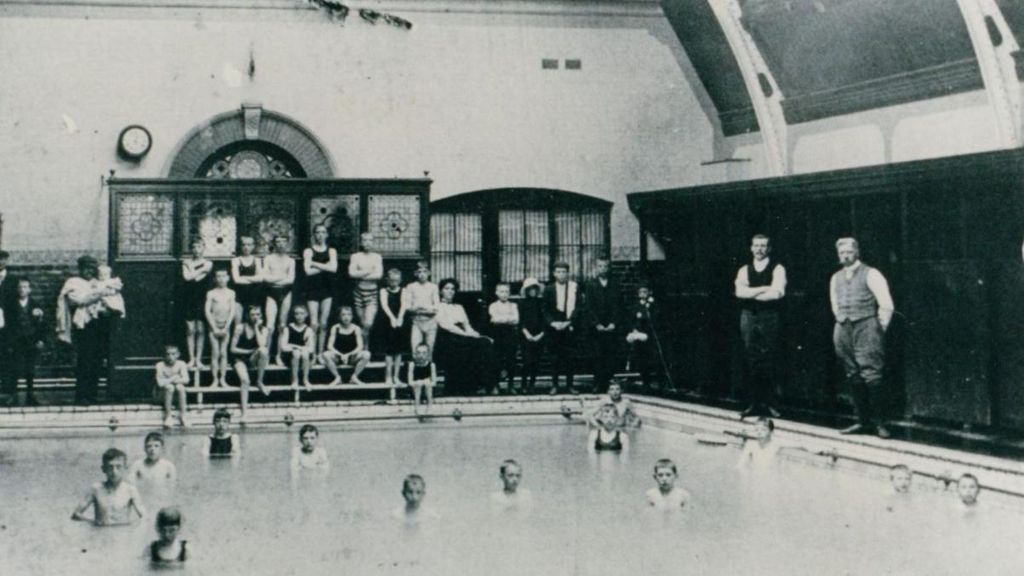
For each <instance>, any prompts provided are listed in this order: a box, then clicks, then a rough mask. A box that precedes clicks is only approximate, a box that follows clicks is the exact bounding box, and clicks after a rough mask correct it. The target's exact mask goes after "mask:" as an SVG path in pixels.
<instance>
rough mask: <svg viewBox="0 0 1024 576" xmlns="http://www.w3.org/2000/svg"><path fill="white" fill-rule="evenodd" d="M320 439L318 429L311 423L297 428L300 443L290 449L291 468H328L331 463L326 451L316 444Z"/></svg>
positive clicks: (325, 469) (294, 469)
mask: <svg viewBox="0 0 1024 576" xmlns="http://www.w3.org/2000/svg"><path fill="white" fill-rule="evenodd" d="M319 439H320V430H319V429H317V427H316V426H314V425H312V424H304V425H303V426H302V428H300V429H299V442H300V443H301V445H300V446H299V447H298V448H295V449H294V450H292V470H293V471H296V470H299V469H300V468H305V469H309V470H324V471H327V470H330V469H331V463H330V461H329V460H327V451H326V450H324V448H323V446H317V445H316V443H317V440H319Z"/></svg>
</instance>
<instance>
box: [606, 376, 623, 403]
mask: <svg viewBox="0 0 1024 576" xmlns="http://www.w3.org/2000/svg"><path fill="white" fill-rule="evenodd" d="M608 397H609V398H611V400H612V401H613V402H618V401H619V399H620V398H622V383H621V382H619V381H618V380H612V381H611V382H610V383H609V384H608Z"/></svg>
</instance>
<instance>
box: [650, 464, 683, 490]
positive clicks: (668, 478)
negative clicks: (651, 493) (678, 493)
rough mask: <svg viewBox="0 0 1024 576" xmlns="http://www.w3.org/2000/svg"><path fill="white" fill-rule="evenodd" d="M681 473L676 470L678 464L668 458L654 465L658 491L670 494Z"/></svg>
mask: <svg viewBox="0 0 1024 576" xmlns="http://www.w3.org/2000/svg"><path fill="white" fill-rule="evenodd" d="M678 476H679V472H678V471H677V470H676V463H675V462H673V461H671V460H669V459H668V458H662V459H661V460H658V461H657V462H655V463H654V480H655V482H657V483H658V489H659V490H661V491H662V492H665V493H668V492H671V491H672V488H673V487H674V486H675V484H676V478H677V477H678Z"/></svg>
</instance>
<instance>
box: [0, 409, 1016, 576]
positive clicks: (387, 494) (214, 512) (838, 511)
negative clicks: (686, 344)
mask: <svg viewBox="0 0 1024 576" xmlns="http://www.w3.org/2000/svg"><path fill="white" fill-rule="evenodd" d="M300 423H301V419H300V420H299V421H297V422H296V425H295V426H292V427H291V428H286V427H285V426H284V425H280V426H279V427H278V428H276V429H262V430H247V431H244V432H240V433H239V435H240V437H241V440H242V454H241V456H240V457H239V458H236V459H235V460H216V461H211V460H208V459H206V458H204V457H203V456H202V454H201V447H202V445H203V443H204V436H205V434H206V433H208V431H209V429H208V428H205V429H199V430H195V431H193V432H192V433H189V434H181V433H172V434H169V435H168V436H167V440H166V450H165V454H166V456H167V457H168V458H169V459H170V460H172V461H173V462H174V463H175V464H176V466H177V470H178V475H179V479H178V481H177V483H176V485H173V486H167V487H163V488H159V487H157V488H154V487H149V486H140V492H141V494H142V498H143V503H144V504H145V507H146V508H147V511H148V515H147V517H146V518H145V519H144V520H143V521H142V522H141V523H140V524H138V525H136V526H133V527H123V528H97V527H93V526H91V525H90V524H87V523H80V522H72V521H71V520H69V516H70V515H71V512H72V510H73V509H74V507H75V506H76V504H77V503H78V502H79V501H80V500H81V499H82V496H83V494H85V492H86V490H87V489H88V487H89V486H90V485H91V484H92V483H93V482H96V481H99V480H101V479H102V472H101V470H100V456H101V454H102V453H103V451H104V450H106V449H107V448H110V447H117V448H120V449H122V450H124V451H125V452H127V453H128V455H129V460H130V461H133V460H135V459H137V458H140V457H142V455H143V436H144V435H145V432H144V431H141V432H140V431H139V430H133V431H130V432H128V433H125V432H124V431H121V432H117V433H111V434H109V435H91V436H85V437H77V438H73V437H65V438H57V437H54V436H52V435H46V436H34V437H27V436H22V437H17V438H13V439H11V438H7V439H5V440H3V442H2V443H0V495H2V503H3V505H2V506H0V524H2V528H0V557H2V558H3V559H4V563H5V566H4V570H3V572H4V573H5V574H12V575H13V574H79V575H101V574H102V575H118V574H140V573H145V572H146V571H149V570H151V568H150V566H149V564H148V562H147V558H148V556H147V555H146V554H145V552H146V548H147V545H148V543H149V542H150V541H152V540H154V539H155V537H156V532H155V530H154V527H153V518H154V516H155V513H156V511H157V510H158V509H159V508H160V507H161V506H164V505H168V504H175V505H177V506H179V507H180V508H181V510H182V513H183V517H184V521H183V525H182V534H183V537H184V538H185V539H186V540H188V542H189V548H190V554H191V558H190V559H189V561H188V563H187V564H188V566H187V573H190V574H218V575H230V574H275V575H287V574H295V575H299V574H301V575H311V574H438V575H460V574H467V575H468V574H518V575H527V574H529V575H533V574H545V575H548V574H549V575H604V574H629V573H635V574H671V575H682V574H708V575H711V574H714V575H721V574H743V573H750V574H761V575H764V574H779V575H783V574H785V575H792V574H807V575H815V576H820V575H833V574H835V575H845V574H865V575H878V574H922V575H924V574H927V575H938V574H979V575H980V574H1000V575H1001V574H1014V573H1019V569H1020V566H1024V549H1022V548H1021V546H1020V543H1021V542H1022V541H1024V520H1022V517H1021V515H1020V514H1019V512H1018V511H1015V510H1010V509H1004V508H1002V507H998V506H993V505H987V503H986V502H985V501H984V499H985V494H982V504H981V505H980V506H979V508H978V509H976V510H973V511H971V512H967V513H965V512H964V511H963V510H961V509H959V508H958V505H957V501H956V498H955V497H954V496H953V494H951V493H948V492H936V491H934V490H925V489H918V488H913V489H912V490H911V493H910V494H909V495H907V496H900V497H897V496H895V495H893V494H892V490H891V488H890V486H889V483H888V482H887V481H886V480H885V479H884V478H882V477H881V476H879V475H874V476H872V475H858V474H851V473H849V472H844V471H840V470H832V469H828V468H827V467H823V466H813V465H809V464H807V463H806V462H799V461H796V460H794V459H787V458H781V459H778V460H777V461H776V462H775V463H774V464H772V465H770V466H767V467H762V468H756V469H747V468H743V469H741V468H738V467H737V458H738V456H739V451H738V450H737V449H736V448H735V447H734V446H708V445H703V444H700V443H698V442H697V441H696V439H695V437H694V436H691V435H687V434H682V433H677V432H671V431H667V430H662V429H657V428H654V427H645V428H643V429H641V430H639V431H637V432H636V433H635V434H634V439H633V443H632V446H631V449H630V451H628V452H626V453H622V454H613V453H599V454H594V453H591V452H590V451H588V450H587V447H586V445H585V443H586V431H585V428H584V427H583V426H581V425H579V423H578V422H577V421H567V420H565V419H562V418H557V417H556V418H552V419H549V420H534V421H532V422H531V423H530V424H525V423H524V422H522V420H515V419H501V420H499V419H493V420H480V421H474V422H467V421H464V422H462V423H456V422H453V421H451V420H447V419H446V421H444V422H440V421H436V422H433V423H427V424H420V425H408V424H401V423H396V424H395V425H394V426H391V425H390V424H386V423H384V424H379V423H378V424H373V425H366V424H364V425H360V426H353V425H345V424H336V425H323V426H321V435H320V444H321V445H322V446H324V447H325V448H326V450H327V452H328V454H329V457H330V461H331V469H330V471H329V472H327V473H322V472H310V471H302V472H301V473H300V474H298V475H294V474H292V473H291V472H290V468H289V458H290V454H291V451H292V449H293V447H294V446H296V445H297V444H298V438H297V436H298V434H297V432H298V424H300ZM236 432H237V429H236ZM506 458H515V459H517V460H518V461H519V462H521V463H522V465H523V481H522V488H525V489H528V490H530V491H531V492H532V497H533V500H534V505H533V507H532V509H531V510H528V511H526V512H522V511H520V512H509V511H505V512H500V511H496V510H495V508H494V507H493V505H492V504H491V500H490V497H491V494H492V493H494V492H496V491H498V490H500V488H501V483H500V480H499V477H498V468H499V465H500V463H501V462H502V460H504V459H506ZM659 458H671V459H672V460H673V461H674V462H675V463H676V464H677V465H678V467H679V482H678V483H679V485H681V486H683V487H685V488H686V489H687V490H688V491H689V492H690V494H691V495H692V500H691V502H690V505H689V507H688V508H687V509H686V510H685V511H684V512H683V513H679V514H665V513H659V512H653V511H651V510H649V509H647V507H646V506H645V500H644V493H645V491H646V490H648V489H649V488H652V487H654V485H655V484H654V480H653V479H652V473H653V470H652V465H653V463H654V462H655V460H657V459H659ZM413 472H415V473H418V474H421V475H422V476H423V477H424V478H425V480H426V486H427V496H426V501H425V505H426V506H428V507H430V508H432V509H433V510H435V511H436V512H437V513H438V515H439V516H440V518H439V519H437V520H434V521H431V522H426V523H423V524H421V525H419V526H414V527H410V526H406V525H405V524H403V523H402V522H400V521H399V520H396V519H395V518H394V517H393V516H392V512H393V511H394V510H396V509H397V508H399V507H400V506H401V504H402V502H403V501H402V496H401V494H400V491H401V487H402V479H403V477H404V476H405V475H406V474H408V473H413Z"/></svg>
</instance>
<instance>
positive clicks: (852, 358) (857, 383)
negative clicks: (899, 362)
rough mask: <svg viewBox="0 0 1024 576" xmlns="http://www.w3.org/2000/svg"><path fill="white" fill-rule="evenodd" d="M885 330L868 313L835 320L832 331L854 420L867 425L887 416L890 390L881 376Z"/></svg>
mask: <svg viewBox="0 0 1024 576" xmlns="http://www.w3.org/2000/svg"><path fill="white" fill-rule="evenodd" d="M884 336H885V333H884V332H883V331H882V326H881V325H880V324H879V323H878V318H876V317H874V316H872V317H870V318H864V319H863V320H858V321H855V322H851V321H846V322H837V323H836V325H835V327H834V328H833V331H832V342H833V344H834V345H835V349H836V356H838V357H839V360H840V361H841V362H842V365H843V373H844V375H845V376H846V382H847V383H848V384H849V385H850V390H851V392H852V394H853V406H854V409H855V410H856V412H857V420H858V421H859V422H860V423H861V424H865V425H869V424H872V423H873V422H874V421H875V420H881V421H883V422H884V421H885V420H886V419H888V418H889V416H890V411H891V406H892V401H891V398H890V390H889V389H888V388H887V387H886V386H885V384H884V382H883V380H882V372H883V370H884V369H885V346H884Z"/></svg>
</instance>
